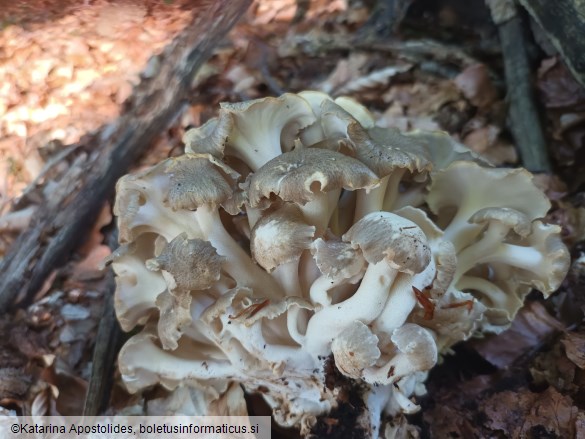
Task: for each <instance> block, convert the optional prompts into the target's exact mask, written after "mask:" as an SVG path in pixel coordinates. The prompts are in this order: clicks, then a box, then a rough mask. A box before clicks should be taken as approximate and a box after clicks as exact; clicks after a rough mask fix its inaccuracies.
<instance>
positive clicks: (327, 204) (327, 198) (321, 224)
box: [299, 189, 341, 236]
mask: <svg viewBox="0 0 585 439" xmlns="http://www.w3.org/2000/svg"><path fill="white" fill-rule="evenodd" d="M340 194H341V189H333V190H331V191H329V192H321V191H318V192H317V193H315V198H313V199H312V200H311V201H309V202H307V203H306V204H305V205H304V206H299V207H300V209H301V212H303V216H304V217H305V219H306V220H307V222H308V223H309V224H312V225H314V226H315V228H316V230H315V236H321V235H322V234H323V233H324V232H325V230H327V226H328V225H329V221H330V220H331V216H332V215H333V212H334V211H335V208H336V207H337V201H338V200H339V195H340Z"/></svg>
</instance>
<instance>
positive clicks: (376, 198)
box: [354, 168, 406, 223]
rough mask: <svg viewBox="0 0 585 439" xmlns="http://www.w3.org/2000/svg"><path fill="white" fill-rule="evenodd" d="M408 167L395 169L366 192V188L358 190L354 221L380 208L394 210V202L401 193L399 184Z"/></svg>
mask: <svg viewBox="0 0 585 439" xmlns="http://www.w3.org/2000/svg"><path fill="white" fill-rule="evenodd" d="M405 172H406V169H403V168H402V169H401V168H398V169H394V170H393V171H392V172H391V173H390V174H388V175H387V176H385V177H384V178H382V179H380V185H379V186H377V187H375V188H373V189H371V190H370V191H369V192H366V190H365V189H360V190H358V191H357V205H356V209H355V216H354V223H356V222H358V221H359V220H360V219H362V218H363V217H364V216H366V215H367V214H369V213H372V212H378V211H380V210H385V211H388V212H390V211H393V210H395V209H394V207H393V206H394V202H395V201H396V199H397V197H398V195H399V186H400V182H401V181H402V177H404V174H405Z"/></svg>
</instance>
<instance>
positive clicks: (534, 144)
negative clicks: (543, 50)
mask: <svg viewBox="0 0 585 439" xmlns="http://www.w3.org/2000/svg"><path fill="white" fill-rule="evenodd" d="M488 4H489V6H490V8H491V12H492V17H493V19H494V22H495V23H496V25H497V26H498V32H499V35H500V43H501V45H502V55H503V57H504V67H505V72H506V85H507V90H508V101H509V105H510V110H509V125H510V130H511V131H512V135H513V136H514V140H515V141H516V145H517V146H518V150H519V152H520V157H521V158H522V163H523V165H524V166H525V167H526V168H527V169H528V170H530V171H533V172H550V171H551V165H550V160H549V157H548V151H547V147H546V141H545V139H544V134H543V131H542V126H541V124H540V117H539V115H538V111H537V109H536V101H535V99H534V92H533V89H532V76H531V69H530V65H529V62H528V54H527V51H526V38H525V35H524V32H523V31H522V21H521V19H520V17H519V16H518V14H517V11H516V7H515V4H514V0H492V1H488Z"/></svg>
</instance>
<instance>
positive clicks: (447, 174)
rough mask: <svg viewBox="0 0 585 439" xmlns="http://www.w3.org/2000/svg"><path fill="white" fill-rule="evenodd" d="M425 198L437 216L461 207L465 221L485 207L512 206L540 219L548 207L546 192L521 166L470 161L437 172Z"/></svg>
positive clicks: (454, 164)
mask: <svg viewBox="0 0 585 439" xmlns="http://www.w3.org/2000/svg"><path fill="white" fill-rule="evenodd" d="M470 182H473V183H470ZM426 200H427V204H428V205H429V207H430V209H431V211H432V212H433V213H435V214H437V215H439V216H441V214H442V213H443V211H444V212H447V211H448V210H450V209H452V208H454V207H455V208H460V207H464V208H465V212H463V213H465V216H467V218H465V220H468V219H469V218H471V216H472V215H473V214H474V213H475V212H477V211H478V210H480V209H483V208H484V207H486V206H489V207H509V208H513V209H515V210H517V211H519V212H521V213H523V214H525V215H526V216H527V217H529V218H542V217H544V216H545V215H546V213H547V212H548V210H549V209H550V202H549V201H548V199H547V197H546V195H544V194H543V193H542V191H540V190H539V189H538V188H537V187H536V186H535V185H534V183H533V182H532V174H530V173H529V172H528V171H526V170H525V169H492V168H482V167H481V166H479V165H478V164H477V163H473V162H455V163H453V164H451V165H450V166H449V167H448V168H446V169H444V170H441V171H438V172H437V173H436V174H435V175H434V177H433V180H432V183H431V185H430V188H429V194H428V195H427V199H426ZM439 220H441V218H439ZM439 226H440V224H439Z"/></svg>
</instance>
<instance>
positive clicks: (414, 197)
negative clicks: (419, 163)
mask: <svg viewBox="0 0 585 439" xmlns="http://www.w3.org/2000/svg"><path fill="white" fill-rule="evenodd" d="M425 195H426V193H425V186H424V185H422V184H420V185H416V186H414V187H411V188H409V189H407V190H405V191H404V192H400V191H398V195H397V197H396V199H395V200H394V203H393V205H392V210H393V211H397V210H400V209H402V208H403V207H406V206H411V207H419V206H422V205H423V204H424V202H425ZM384 210H389V209H386V203H384Z"/></svg>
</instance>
